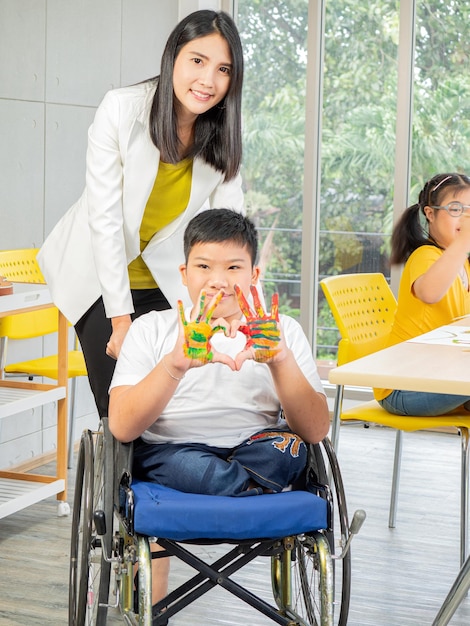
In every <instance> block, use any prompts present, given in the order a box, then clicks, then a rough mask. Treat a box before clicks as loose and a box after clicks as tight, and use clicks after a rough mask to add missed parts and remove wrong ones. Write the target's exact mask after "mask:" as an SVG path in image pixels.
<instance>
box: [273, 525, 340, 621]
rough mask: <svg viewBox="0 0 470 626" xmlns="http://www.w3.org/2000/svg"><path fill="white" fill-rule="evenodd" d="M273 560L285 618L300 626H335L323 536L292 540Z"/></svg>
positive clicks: (330, 571) (275, 588)
mask: <svg viewBox="0 0 470 626" xmlns="http://www.w3.org/2000/svg"><path fill="white" fill-rule="evenodd" d="M291 541H292V545H287V546H286V549H285V550H283V551H282V552H281V554H279V555H277V556H275V557H273V558H272V568H271V571H272V586H273V593H274V598H275V601H276V603H277V605H278V607H279V608H280V609H281V612H282V615H284V616H286V617H288V618H289V619H291V620H292V623H295V624H298V625H299V626H323V625H324V624H325V625H326V624H328V625H332V624H333V595H334V583H333V567H332V563H331V559H330V549H329V543H328V540H327V539H326V537H324V536H323V535H322V534H321V533H315V534H314V535H313V536H310V535H300V536H297V537H292V539H291Z"/></svg>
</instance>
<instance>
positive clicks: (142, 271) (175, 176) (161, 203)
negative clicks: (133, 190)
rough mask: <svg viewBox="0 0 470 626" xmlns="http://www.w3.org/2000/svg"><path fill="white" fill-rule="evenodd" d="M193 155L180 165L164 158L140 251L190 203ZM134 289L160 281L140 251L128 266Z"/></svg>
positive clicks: (149, 202)
mask: <svg viewBox="0 0 470 626" xmlns="http://www.w3.org/2000/svg"><path fill="white" fill-rule="evenodd" d="M192 168H193V161H192V159H184V160H183V161H181V162H180V163H177V164H176V165H172V164H170V163H164V162H163V161H160V165H159V167H158V173H157V177H156V179H155V183H154V185H153V189H152V192H151V193H150V196H149V199H148V200H147V205H146V207H145V211H144V216H143V218H142V223H141V225H140V251H141V252H143V251H144V250H145V247H146V246H147V244H148V242H149V241H150V240H151V239H152V237H153V236H154V235H155V233H157V232H158V231H159V230H161V229H162V228H163V227H164V226H166V225H167V224H169V223H170V222H172V221H173V220H174V219H176V218H177V217H178V215H181V213H183V211H184V210H185V209H186V207H187V206H188V202H189V195H190V193H191V180H192ZM128 270H129V280H130V284H131V289H153V288H155V287H157V283H156V282H155V279H154V278H153V276H152V274H151V273H150V270H149V268H148V267H147V265H146V264H145V263H144V260H143V259H142V256H141V255H139V256H138V257H137V258H136V259H134V260H133V261H132V262H131V263H130V264H129V266H128Z"/></svg>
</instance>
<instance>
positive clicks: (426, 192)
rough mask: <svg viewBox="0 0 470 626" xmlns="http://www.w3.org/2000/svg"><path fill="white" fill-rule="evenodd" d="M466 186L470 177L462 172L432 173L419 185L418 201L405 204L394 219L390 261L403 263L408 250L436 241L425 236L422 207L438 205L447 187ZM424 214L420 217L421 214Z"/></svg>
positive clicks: (409, 252)
mask: <svg viewBox="0 0 470 626" xmlns="http://www.w3.org/2000/svg"><path fill="white" fill-rule="evenodd" d="M469 187H470V178H469V177H468V176H465V174H457V173H455V172H454V173H450V174H436V175H435V176H433V177H432V178H431V179H430V180H428V182H427V183H426V184H425V185H424V187H423V188H422V189H421V191H420V194H419V198H418V202H417V203H416V204H413V205H412V206H410V207H408V208H407V209H406V210H405V211H404V213H403V214H402V216H401V217H400V219H399V220H398V222H397V224H396V225H395V228H394V229H393V233H392V252H391V255H390V262H391V263H392V265H393V264H395V263H405V261H406V260H407V259H408V257H409V256H410V254H411V253H412V252H414V251H415V250H416V248H419V247H420V246H424V245H437V244H436V242H435V241H433V240H432V239H430V238H429V234H428V233H427V232H426V229H425V228H424V227H423V219H424V220H425V219H426V217H425V213H424V207H426V206H431V207H432V206H439V205H440V200H441V198H442V197H443V196H444V195H445V194H446V193H447V192H448V191H449V190H450V189H451V190H452V191H454V192H455V193H458V192H459V191H464V190H465V189H468V188H469ZM421 214H422V216H424V217H422V216H421Z"/></svg>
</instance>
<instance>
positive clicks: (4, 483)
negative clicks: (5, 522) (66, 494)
mask: <svg viewBox="0 0 470 626" xmlns="http://www.w3.org/2000/svg"><path fill="white" fill-rule="evenodd" d="M64 489H65V480H64V479H62V478H59V479H57V480H54V481H53V482H50V483H40V482H37V481H29V480H17V479H10V478H0V519H2V517H7V516H8V515H12V514H13V513H16V512H17V511H21V510H22V509H24V508H26V507H27V506H30V505H31V504H36V502H40V501H41V500H44V498H49V497H50V496H55V495H56V494H57V493H61V492H62V491H64Z"/></svg>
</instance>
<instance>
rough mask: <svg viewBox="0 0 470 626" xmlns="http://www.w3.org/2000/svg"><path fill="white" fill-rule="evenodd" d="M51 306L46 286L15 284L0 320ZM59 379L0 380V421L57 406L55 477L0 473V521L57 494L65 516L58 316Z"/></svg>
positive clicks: (64, 351)
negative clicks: (42, 407)
mask: <svg viewBox="0 0 470 626" xmlns="http://www.w3.org/2000/svg"><path fill="white" fill-rule="evenodd" d="M51 306H53V303H52V300H51V296H50V293H49V290H48V289H47V287H46V286H45V285H31V284H20V283H15V284H14V291H13V294H11V295H8V296H1V297H0V317H5V316H8V315H15V314H17V313H26V312H29V311H35V310H38V309H43V308H47V307H51ZM58 315H59V332H58V355H59V379H58V381H57V383H56V384H55V385H46V384H43V383H34V382H18V381H16V382H15V381H13V380H11V379H8V380H0V419H3V418H5V417H8V416H11V415H15V414H17V413H21V412H22V411H27V410H30V409H34V408H36V407H39V406H43V405H45V404H48V403H50V402H56V403H57V463H56V475H55V476H45V475H41V474H36V473H26V472H19V471H9V470H6V469H4V470H1V471H0V518H2V517H6V516H7V515H11V514H12V513H15V512H16V511H19V510H21V509H24V508H25V507H27V506H30V505H31V504H34V503H36V502H39V501H40V500H43V499H44V498H48V497H49V496H52V495H57V500H58V514H59V515H68V514H69V512H70V507H69V505H68V503H67V501H66V498H67V382H68V378H67V357H68V322H67V320H66V319H65V317H64V316H63V315H62V314H61V313H59V314H58Z"/></svg>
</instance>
